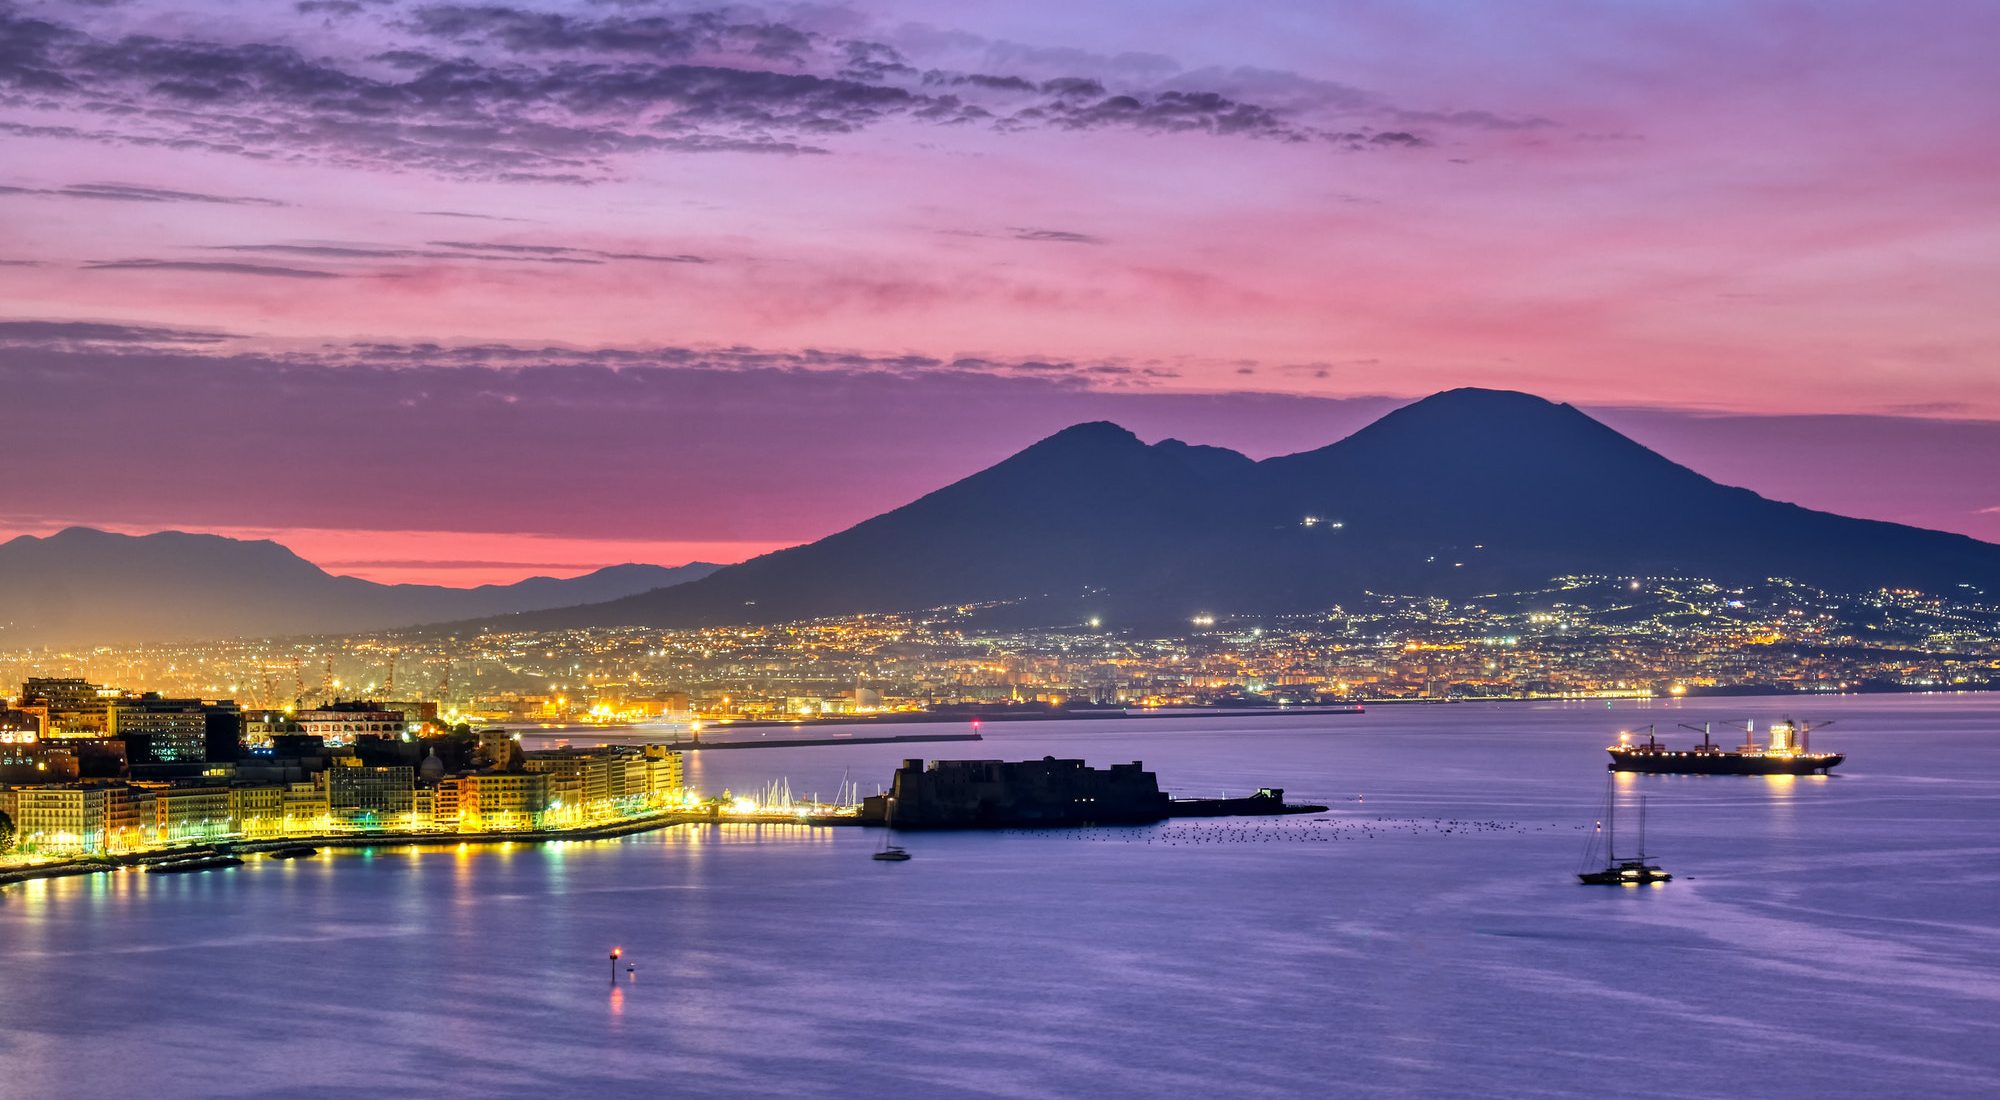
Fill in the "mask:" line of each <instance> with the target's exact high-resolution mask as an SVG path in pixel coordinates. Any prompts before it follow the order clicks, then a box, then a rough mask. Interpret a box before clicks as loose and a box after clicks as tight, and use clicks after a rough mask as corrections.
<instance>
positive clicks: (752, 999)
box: [0, 698, 2000, 1100]
mask: <svg viewBox="0 0 2000 1100" xmlns="http://www.w3.org/2000/svg"><path fill="white" fill-rule="evenodd" d="M1783 712H1784V711H1783V707H1782V706H1781V704H1780V703H1779V702H1778V701H1776V700H1734V701H1728V702H1723V703H1694V704H1686V705H1664V704H1662V705H1654V706H1650V707H1648V706H1642V705H1638V704H1619V705H1618V706H1617V707H1616V708H1606V707H1605V706H1604V705H1603V704H1601V703H1600V704H1593V705H1563V706H1555V705H1551V706H1523V705H1496V706H1447V707H1404V708H1396V707H1383V708H1378V709H1377V710H1375V711H1373V712H1371V713H1369V714H1368V715H1366V716H1363V717H1334V718H1320V719H1307V720H1298V719H1276V720H1263V719H1255V720H1237V721H1228V722H1215V723H1207V724H1204V723H1195V722H1157V723H1155V722H1145V723H1141V722H1136V721H1135V722H1128V723H1099V724H1094V725H1090V724H1070V723H1063V724H1060V725H1057V724H1023V725H1002V724H993V725H989V726H988V727H987V732H988V735H989V736H988V740H987V741H986V743H985V744H983V745H933V746H903V747H898V746H879V747H876V746H847V747H841V748H829V749H804V750H758V751H753V752H731V753H713V754H709V755H708V756H707V757H705V758H700V759H698V760H697V761H696V763H695V766H694V767H693V768H692V769H691V770H692V771H693V772H694V773H695V776H696V778H697V781H699V782H700V783H701V784H703V785H704V786H705V787H706V788H708V789H711V790H714V789H719V788H721V787H723V786H733V787H736V788H738V789H745V788H754V787H757V786H760V785H761V784H762V783H763V782H764V781H765V780H767V779H770V778H774V777H776V776H780V775H785V776H789V778H790V779H791V781H792V783H793V787H794V789H795V790H797V791H801V792H803V791H805V790H807V789H814V788H816V789H818V790H820V791H823V792H827V793H831V792H832V791H833V789H834V787H835V786H836V785H837V784H838V783H839V781H840V778H841V774H842V771H843V769H844V768H851V769H852V772H853V775H854V776H855V777H856V778H859V779H863V780H864V781H865V782H864V789H872V786H873V784H874V783H875V782H876V781H878V780H879V781H886V779H887V777H888V774H889V772H890V770H891V769H892V768H893V766H894V762H895V761H896V760H897V759H898V758H899V757H900V756H902V755H904V754H905V753H908V754H911V755H915V754H916V753H918V752H920V751H925V750H928V751H929V753H930V754H931V755H937V754H938V753H939V752H940V751H942V753H943V754H944V755H949V756H987V757H1008V758H1022V757H1031V756H1041V755H1044V754H1058V755H1073V756H1084V757H1086V758H1088V759H1089V760H1091V761H1092V762H1094V763H1107V762H1112V761H1125V760H1144V761H1146V763H1147V764H1148V765H1150V766H1152V767H1153V768H1154V769H1155V770H1157V771H1158V772H1159V773H1160V776H1161V780H1162V782H1163V783H1164V784H1166V785H1167V786H1169V787H1170V788H1172V789H1174V790H1175V791H1176V792H1177V793H1187V794H1201V793H1209V792H1213V791H1217V790H1225V789H1226V790H1231V791H1234V792H1239V793H1240V792H1241V791H1242V790H1244V789H1245V788H1248V787H1253V786H1256V785H1259V784H1271V785H1282V786H1284V787H1286V788H1287V789H1288V792H1289V793H1290V794H1291V795H1292V796H1294V797H1295V798H1310V799H1314V800H1317V801H1323V802H1328V803H1330V804H1332V805H1333V806H1334V812H1333V813H1332V814H1330V815H1327V817H1325V818H1322V819H1300V818H1293V819H1285V820H1279V821H1274V820H1261V821H1248V820H1240V819H1239V820H1225V821H1207V822H1199V823H1194V822H1181V823H1170V824H1166V825H1162V826H1156V827H1150V828H1136V829H1110V830H1097V831H1091V832H1068V831H1064V832H1053V833H1041V834H1037V833H1022V832H1013V833H998V834H962V835H922V836H917V837H914V838H911V839H910V840H909V847H910V848H911V849H912V850H913V851H914V852H915V853H916V857H917V858H916V859H915V860H913V861H912V862H910V863H907V864H884V863H876V862H873V861H871V860H869V859H868V858H867V856H868V852H869V851H870V849H871V848H872V847H873V845H875V844H876V843H878V841H879V834H877V833H875V832H872V831H860V830H810V829H804V828H789V827H787V828H761V829H760V828H751V827H720V828H714V827H701V828H683V829H675V830H669V831H666V832H661V833H655V834H651V835H647V836H641V837H633V838H628V839H625V840H621V841H607V842H594V843H579V844H569V845H563V846H556V847H546V848H536V847H527V846H516V847H508V848H477V849H468V850H464V851H460V852H453V851H450V850H444V851H433V852H428V853H423V854H415V855H412V854H406V853H403V852H389V851H383V852H379V853H375V854H367V853H359V852H355V853H342V854H338V855H330V856H323V857H321V858H319V859H316V860H311V861H306V862H304V863H292V864H281V863H262V862H252V863H251V864H248V865H246V866H244V867H242V868H239V869H237V870H234V871H229V872H223V873H211V874H206V875H192V876H182V877H171V878H157V877H156V878H147V877H146V876H143V875H139V874H133V873H126V874H120V875H116V876H96V877H93V878H89V879H68V880H60V881H55V882H45V883H33V884H28V885H25V886H15V887H8V888H6V889H4V890H0V1095H5V1096H9V1097H11V1096H22V1097H52V1096H111V1095H124V1094H132V1095H145V1096H154V1097H157V1096H229V1097H255V1096H272V1097H276V1096H288V1097H289V1096H307V1097H311V1096H325V1097H336V1096H338V1097H342V1098H351V1097H358V1096H370V1097H372V1096H437V1095H458V1096H481V1097H487V1096H492V1097H517V1096H518V1097H530V1096H531V1097H537V1098H541V1097H549V1096H568V1095H584V1094H590V1095H595V1096H607V1097H610V1096H661V1095H694V1096H720V1095H730V1096H762V1095H776V1094H781V1093H783V1094H794V1095H800V1096H813V1097H848V1096H852V1097H885V1096H886V1097H933V1096H935V1097H961V1096H963V1097H1039V1096H1083V1097H1091V1098H1093V1100H1107V1098H1114V1097H1157V1096H1170V1095H1197V1094H1206V1095H1215V1096H1243V1097H1274V1098H1276V1097H1282V1098H1285V1100H1297V1098H1300V1097H1320V1096H1383V1095H1436V1096H1445V1095H1482V1096H1520V1097H1542V1096H1611V1095H1652V1096H1690V1097H1696V1096H1699V1097H1736V1096H1775V1097H1821V1096H1890V1095H1896V1096H1903V1097H1920V1096H1921V1097H1942V1096H1966V1097H1973V1096H1980V1097H1992V1096H2000V700H1981V699H1977V698H1970V699H1963V698H1962V699H1951V698H1938V699H1848V700H1833V701H1827V702H1825V703H1823V704H1815V705H1814V706H1813V707H1812V708H1811V709H1810V711H1809V712H1807V711H1801V712H1800V713H1801V716H1809V717H1814V718H1818V719H1828V718H1835V717H1837V718H1838V719H1839V724H1838V725H1836V726H1834V727H1832V728H1830V729H1827V730H1826V731H1825V732H1824V733H1823V734H1820V735H1818V736H1817V737H1816V739H1815V740H1816V742H1817V745H1816V747H1820V748H1832V749H1840V750H1845V751H1847V752H1848V753H1849V754H1850V759H1849V762H1848V764H1847V765H1846V766H1845V767H1843V768H1842V769H1841V771H1840V774H1839V775H1838V776H1836V777H1835V778H1832V779H1830V780H1829V779H1801V780H1766V779H1757V778H1726V777H1711V778H1689V777H1668V776H1656V777H1643V778H1636V777H1635V778H1633V779H1631V780H1630V781H1628V782H1627V783H1626V784H1625V787H1626V789H1627V790H1628V791H1631V792H1645V793H1647V794H1648V795H1649V796H1650V799H1649V801H1650V805H1651V810H1652V813H1651V821H1650V824H1651V835H1650V838H1649V839H1650V840H1651V847H1652V849H1653V850H1654V851H1655V852H1656V853H1657V854H1658V855H1659V857H1660V859H1661V860H1662V862H1663V863H1664V864H1665V865H1666V866H1667V868H1668V869H1669V870H1671V871H1674V872H1676V873H1677V874H1678V875H1679V876H1680V877H1679V878H1678V880H1677V881H1675V882H1673V883H1671V884H1669V885H1667V886H1664V887H1659V888H1654V889H1649V890H1643V891H1641V890H1623V889H1604V888H1589V887H1582V886H1578V885H1575V884H1574V879H1573V878H1572V877H1571V874H1572V872H1573V871H1574V870H1575V869H1576V866H1577V863H1578V860H1579V856H1580V854H1581V850H1582V847H1583V843H1584V835H1585V830H1586V829H1587V823H1588V821H1589V820H1590V819H1591V818H1592V817H1593V816H1595V815H1596V813H1597V806H1598V804H1599V802H1600V801H1601V799H1602V797H1603V791H1604V786H1605V773H1604V771H1603V766H1604V756H1603V753H1602V751H1601V748H1602V746H1603V744H1604V743H1605V742H1606V740H1607V738H1608V735H1609V734H1610V733H1612V732H1614V731H1615V730H1616V729H1618V728H1619V727H1620V726H1630V725H1635V724H1636V725H1644V724H1645V723H1647V722H1655V721H1657V722H1660V723H1661V724H1662V725H1663V726H1664V727H1666V728H1669V729H1671V728H1672V726H1673V724H1674V723H1675V722H1678V721H1699V720H1700V719H1702V718H1713V719H1715V720H1717V721H1722V720H1730V719H1741V718H1744V717H1756V718H1758V719H1760V720H1768V719H1771V718H1775V717H1778V716H1780V715H1781V714H1782V713H1783ZM1760 727H1761V721H1760ZM1673 733H1674V738H1673V739H1674V740H1684V739H1687V738H1688V737H1689V735H1687V734H1685V733H1683V732H1682V731H1680V730H1673ZM1357 798H1360V799H1363V800H1362V801H1356V799H1357ZM613 944H618V945H621V946H622V947H623V948H624V949H625V952H626V956H627V958H628V959H630V960H633V961H634V962H635V963H636V965H637V967H638V971H637V974H636V975H635V977H634V978H633V979H632V980H629V981H621V982H619V983H618V984H617V985H616V986H615V987H614V986H613V985H612V984H611V982H610V980H609V975H610V971H609V968H608V965H607V960H606V952H607V950H608V948H609V947H610V946H611V945H613Z"/></svg>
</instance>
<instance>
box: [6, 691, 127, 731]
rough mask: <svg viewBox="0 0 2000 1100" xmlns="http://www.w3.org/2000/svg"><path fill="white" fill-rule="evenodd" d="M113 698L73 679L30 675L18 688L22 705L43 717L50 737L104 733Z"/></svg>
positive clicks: (111, 694) (106, 692) (111, 693)
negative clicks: (36, 711)
mask: <svg viewBox="0 0 2000 1100" xmlns="http://www.w3.org/2000/svg"><path fill="white" fill-rule="evenodd" d="M117 695H118V692H117V691H115V690H111V689H107V688H103V687H100V686H98V685H96V684H93V683H91V682H90V681H88V680H83V679H78V678H75V677H61V676H30V677H28V679H27V680H26V681H25V682H24V683H22V685H21V703H22V705H23V706H26V707H33V708H39V709H40V710H41V711H42V712H43V713H44V714H46V716H47V723H46V729H45V732H47V733H50V734H52V735H54V736H62V735H64V734H72V733H74V734H82V735H86V736H88V735H90V734H99V733H103V732H105V728H106V724H107V722H108V714H107V712H108V710H109V707H110V701H111V699H112V698H114V697H116V696H117Z"/></svg>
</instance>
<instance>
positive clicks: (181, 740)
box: [106, 692, 243, 764]
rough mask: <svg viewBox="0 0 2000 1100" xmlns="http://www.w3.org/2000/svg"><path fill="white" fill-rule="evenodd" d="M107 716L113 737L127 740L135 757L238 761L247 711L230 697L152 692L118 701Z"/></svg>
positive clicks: (165, 760)
mask: <svg viewBox="0 0 2000 1100" xmlns="http://www.w3.org/2000/svg"><path fill="white" fill-rule="evenodd" d="M107 715H108V720H107V722H106V729H107V731H108V733H109V734H110V736H112V737H116V738H118V739H120V740H122V741H124V742H125V743H126V745H127V746H128V748H129V749H131V750H132V756H133V757H134V758H135V762H142V763H144V764H201V763H205V762H208V761H217V762H234V761H235V759H236V753H237V749H238V746H239V744H240V740H241V737H242V729H243V716H242V712H241V711H240V710H238V709H237V707H236V704H235V703H233V702H229V701H227V700H225V701H223V702H220V703H210V702H204V701H203V700H200V699H166V698H162V697H161V696H160V695H159V694H158V693H157V692H148V693H146V694H144V695H139V696H131V697H126V698H123V699H116V700H113V701H112V702H111V704H110V706H109V707H108V708H107ZM140 746H144V748H145V752H144V753H143V754H142V753H140V752H138V751H137V750H138V749H139V747H140ZM142 757H143V759H142V760H141V759H140V758H142Z"/></svg>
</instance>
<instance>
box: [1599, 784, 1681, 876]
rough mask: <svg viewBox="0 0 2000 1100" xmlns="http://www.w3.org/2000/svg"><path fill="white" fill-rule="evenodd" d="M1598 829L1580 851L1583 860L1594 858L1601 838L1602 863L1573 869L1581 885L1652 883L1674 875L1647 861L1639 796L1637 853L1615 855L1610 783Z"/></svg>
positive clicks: (1615, 801) (1613, 802)
mask: <svg viewBox="0 0 2000 1100" xmlns="http://www.w3.org/2000/svg"><path fill="white" fill-rule="evenodd" d="M1601 826H1602V832H1601V833H1592V834H1591V840H1590V847H1589V848H1588V849H1586V851H1585V853H1584V859H1585V861H1586V863H1587V864H1592V863H1595V862H1596V859H1595V857H1596V855H1597V838H1598V836H1599V835H1602V836H1603V838H1604V866H1603V867H1602V868H1601V869H1599V870H1594V871H1591V870H1585V871H1579V872H1577V876H1576V878H1577V881H1578V882H1580V883H1582V884H1583V885H1585V886H1650V885H1653V884H1654V883H1660V882H1672V881H1673V878H1674V876H1672V875H1670V874H1668V873H1667V872H1665V871H1663V870H1661V869H1660V867H1659V865H1658V864H1656V863H1648V862H1647V858H1648V857H1647V855H1646V800H1645V799H1644V798H1641V799H1640V800H1639V850H1638V852H1637V854H1635V855H1632V856H1629V857H1626V858H1620V857H1619V855H1618V791H1617V789H1616V788H1615V787H1614V788H1612V790H1611V791H1610V792H1609V793H1608V794H1607V795H1606V796H1605V802H1604V821H1603V822H1602V823H1601Z"/></svg>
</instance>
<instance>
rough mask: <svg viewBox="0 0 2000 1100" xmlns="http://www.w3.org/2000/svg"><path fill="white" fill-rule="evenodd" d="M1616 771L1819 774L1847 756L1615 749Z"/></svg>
mask: <svg viewBox="0 0 2000 1100" xmlns="http://www.w3.org/2000/svg"><path fill="white" fill-rule="evenodd" d="M1610 752H1611V763H1610V764H1609V765H1608V767H1609V768H1610V769H1611V770H1612V771H1614V772H1649V773H1652V774H1655V775H1816V774H1825V773H1826V772H1827V771H1829V770H1831V769H1833V768H1835V767H1838V766H1839V765H1840V762H1841V761H1843V760H1845V759H1847V757H1846V756H1844V755H1842V754H1840V753H1837V752H1835V753H1810V754H1806V753H1802V754H1798V755H1783V754H1775V755H1764V754H1761V753H1760V754H1745V753H1735V752H1631V751H1620V750H1618V749H1612V750H1610Z"/></svg>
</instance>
